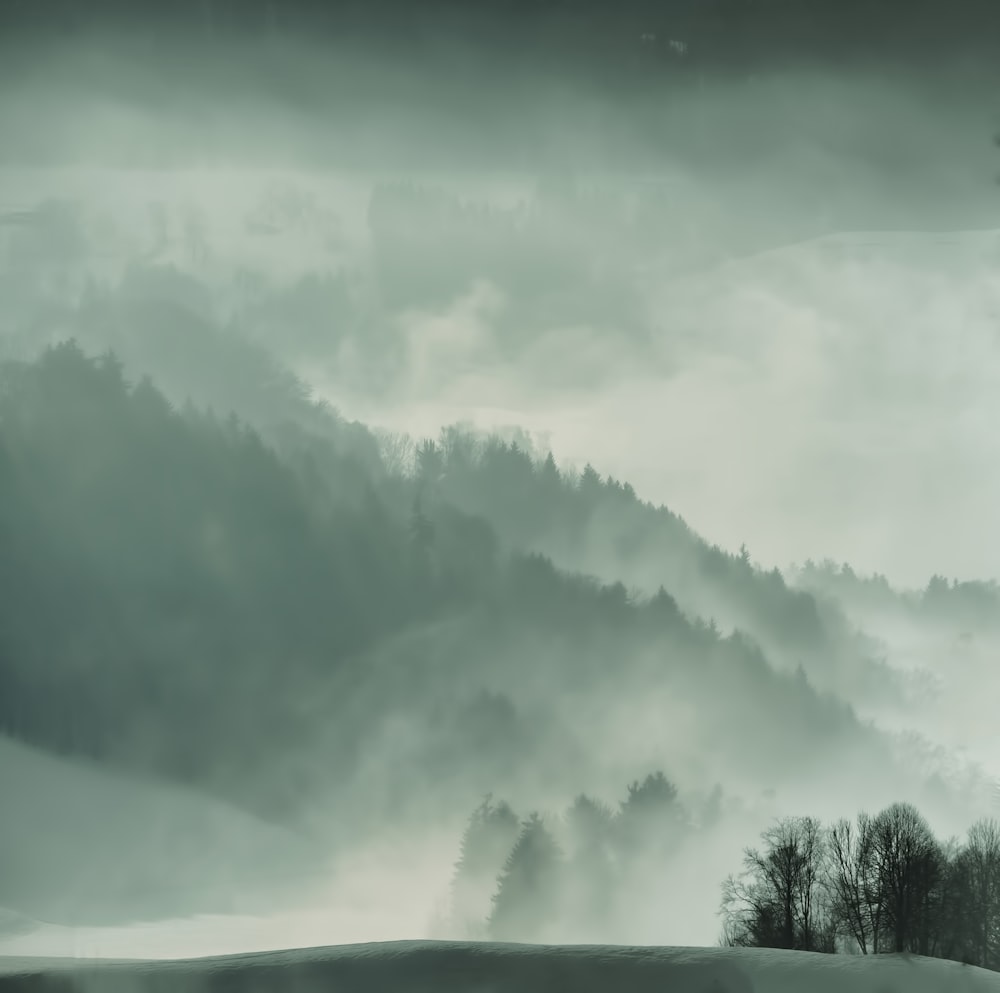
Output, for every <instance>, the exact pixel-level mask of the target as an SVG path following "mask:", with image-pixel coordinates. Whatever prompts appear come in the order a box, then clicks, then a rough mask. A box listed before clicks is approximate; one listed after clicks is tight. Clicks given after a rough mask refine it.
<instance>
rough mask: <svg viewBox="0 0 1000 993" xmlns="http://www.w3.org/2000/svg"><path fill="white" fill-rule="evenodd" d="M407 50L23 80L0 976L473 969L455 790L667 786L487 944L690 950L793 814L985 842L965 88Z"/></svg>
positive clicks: (145, 56) (983, 311) (272, 54)
mask: <svg viewBox="0 0 1000 993" xmlns="http://www.w3.org/2000/svg"><path fill="white" fill-rule="evenodd" d="M424 44H426V45H428V46H429V47H427V48H426V49H424V50H423V55H424V57H423V58H416V57H413V58H402V57H400V56H399V55H398V53H396V52H395V50H394V51H393V52H387V51H385V50H382V49H376V48H373V49H372V50H370V51H365V50H363V49H362V48H358V47H350V46H346V45H345V46H340V45H337V44H333V43H329V44H325V45H321V44H319V43H310V42H306V41H304V40H302V39H295V38H294V37H293V36H291V35H289V36H287V37H281V36H276V37H269V38H268V40H266V41H257V42H252V43H251V42H248V41H246V40H244V41H241V42H239V43H237V42H226V41H218V42H217V43H214V44H213V45H204V44H203V43H201V42H196V41H190V42H189V43H187V44H185V45H184V46H183V47H182V48H177V49H171V48H170V47H169V46H165V47H161V48H143V47H142V46H140V45H139V43H138V42H134V41H133V42H129V41H128V40H127V39H125V40H123V38H122V37H119V36H117V35H115V34H114V33H108V34H102V33H101V32H100V31H97V30H94V31H91V32H89V33H86V34H83V35H80V36H79V37H77V38H76V40H72V39H70V40H63V41H60V42H59V43H58V44H49V45H42V44H41V43H38V46H39V47H38V49H37V51H36V53H35V57H33V58H29V57H28V56H27V54H26V53H24V52H22V53H20V54H19V55H18V56H17V57H16V58H12V59H11V61H10V62H9V63H8V65H7V66H6V68H4V69H3V70H0V72H2V82H0V134H2V135H3V136H4V137H3V145H2V148H0V301H2V302H0V353H2V354H0V358H2V359H3V360H4V362H5V366H4V369H5V371H4V373H3V382H2V384H0V385H2V389H0V392H2V393H3V401H2V406H0V455H2V456H3V459H0V484H3V485H4V486H7V487H9V493H10V494H11V495H10V496H9V498H7V497H4V498H0V512H2V514H3V515H5V516H4V517H3V520H2V521H0V523H2V524H3V529H2V530H0V534H2V535H3V540H4V541H5V542H6V543H7V545H6V546H5V548H6V551H5V554H7V552H8V551H9V553H10V554H9V555H8V563H9V564H8V566H7V567H6V568H7V571H6V572H4V573H0V590H2V591H4V595H5V596H7V597H8V600H9V603H8V607H7V608H5V614H4V615H3V617H2V618H0V620H2V623H0V633H2V636H3V637H2V640H0V650H2V653H0V695H2V696H4V697H6V698H7V700H8V704H7V705H5V707H4V710H3V715H2V723H0V730H2V732H3V737H2V738H0V784H2V785H0V802H2V804H3V809H4V813H3V815H2V819H0V849H2V851H3V853H4V854H3V859H4V862H3V864H5V865H6V864H8V860H9V864H10V865H11V866H16V867H17V870H16V872H15V871H14V870H11V871H10V872H7V871H5V872H4V874H3V875H0V908H6V910H5V911H4V914H3V916H0V954H4V953H6V954H15V955H16V954H60V955H63V954H73V955H84V956H89V957H94V956H110V957H119V956H133V957H145V956H149V957H173V956H178V955H196V954H197V955H200V954H209V953H220V952H229V951H247V950H254V949H271V948H280V947H289V946H304V945H312V944H327V943H341V942H355V941H368V940H388V939H397V938H414V937H427V936H431V937H448V938H454V937H469V936H472V937H483V936H485V934H484V933H482V932H476V931H475V927H480V926H481V927H483V928H485V927H486V924H485V921H486V918H487V917H488V916H489V915H490V913H491V906H494V905H496V906H500V903H498V902H497V901H493V902H491V900H490V897H491V895H493V891H494V890H495V884H496V877H497V874H498V873H499V872H501V870H502V869H503V866H504V859H505V858H506V855H507V850H508V849H510V844H511V842H512V840H513V838H511V839H508V840H507V842H506V849H505V850H504V852H503V853H502V857H501V858H500V860H499V862H498V863H497V864H496V865H494V866H493V867H492V869H491V871H489V872H487V873H486V877H488V878H486V882H485V883H483V882H482V880H480V881H479V882H477V883H476V885H477V886H480V888H481V890H482V891H481V892H480V891H479V890H477V891H476V893H477V894H478V895H477V896H476V898H475V899H476V900H478V903H476V904H475V908H474V911H473V915H474V916H477V915H478V916H477V922H476V924H475V927H473V929H472V930H473V933H472V934H471V935H470V934H469V933H467V932H468V929H467V928H466V925H467V924H468V922H467V921H462V920H460V919H459V915H458V913H457V911H456V908H455V906H453V904H454V903H455V901H456V899H457V898H456V896H455V892H456V890H455V885H454V878H457V877H455V866H456V863H457V862H458V861H459V859H460V843H461V840H462V837H463V831H464V830H466V828H467V825H468V823H469V817H470V814H473V812H474V811H475V810H476V809H477V806H478V805H479V804H480V803H481V802H482V801H483V798H484V797H485V796H490V797H492V798H493V800H494V801H496V802H498V803H499V802H506V803H509V804H510V806H511V808H512V810H513V811H514V812H516V820H515V822H514V823H515V824H517V823H524V822H525V821H524V819H525V818H528V817H529V815H530V814H531V813H532V812H534V811H537V812H539V813H540V814H541V815H542V817H543V821H544V823H545V825H547V826H548V828H550V829H551V831H552V833H553V836H554V838H555V840H556V842H557V843H558V845H559V846H560V849H561V851H562V852H563V855H564V856H565V858H566V859H567V860H568V862H570V863H573V864H574V865H575V864H576V863H575V862H573V859H575V858H578V857H582V856H581V855H580V852H581V851H583V850H584V849H583V848H581V847H580V846H581V843H580V842H579V839H576V840H574V837H575V836H574V835H573V830H574V829H573V826H572V824H573V821H572V816H571V814H570V812H569V811H570V809H571V806H572V804H573V802H574V799H575V798H576V797H578V796H579V795H580V794H581V793H585V794H587V795H588V796H590V797H594V798H596V799H597V800H599V801H601V802H603V803H604V804H607V805H608V808H607V809H608V823H609V824H610V823H611V822H612V821H613V822H614V823H615V824H619V825H620V824H624V825H626V827H627V825H628V824H629V823H630V822H629V821H628V817H629V816H630V815H629V814H628V813H627V811H628V810H629V809H631V808H628V797H629V796H630V794H629V792H628V791H629V786H630V784H632V785H634V786H639V784H641V783H642V782H643V780H644V779H645V777H647V775H649V774H651V773H654V772H656V771H657V770H662V771H663V772H664V773H665V774H666V777H667V778H668V780H669V782H670V784H672V786H671V788H674V787H676V795H671V796H670V797H669V798H668V799H667V801H665V803H666V805H667V806H668V807H669V808H670V810H671V811H672V812H671V813H670V814H669V817H670V818H673V819H674V820H671V822H670V823H671V825H673V826H671V827H669V828H665V827H663V826H662V825H661V827H663V831H664V832H665V834H666V835H668V836H669V839H670V842H669V845H668V846H667V849H669V850H667V849H664V850H661V849H660V848H658V847H656V845H653V844H652V842H649V843H648V844H647V842H648V839H647V838H646V836H645V835H642V840H640V841H635V839H634V838H632V836H631V835H629V838H632V840H631V841H628V843H627V844H626V842H624V841H622V840H621V838H622V837H624V836H620V834H614V836H613V837H614V839H615V840H613V841H610V842H608V844H609V845H610V846H611V849H612V850H613V852H614V853H617V854H614V855H613V857H612V862H614V865H615V866H617V869H616V871H617V872H619V874H620V877H621V878H620V879H619V878H618V877H616V879H618V882H617V883H616V884H615V885H616V886H619V887H620V889H621V892H620V893H618V891H617V890H615V892H616V893H618V895H617V896H616V897H615V898H610V897H608V898H607V900H606V901H605V902H606V903H607V904H608V907H607V908H604V909H602V910H601V911H600V913H598V912H597V911H596V910H594V909H593V907H591V906H590V904H587V901H586V900H585V899H583V898H582V897H581V898H580V900H579V902H580V905H581V907H583V905H585V904H586V908H585V909H580V908H576V910H578V911H579V912H578V913H576V916H573V914H570V913H568V912H567V913H566V914H561V912H560V913H555V912H553V913H552V914H551V915H550V919H548V920H546V921H545V922H544V925H537V926H535V925H533V924H531V919H530V915H529V916H527V917H524V918H523V919H522V920H521V925H522V930H521V932H516V931H512V932H511V933H510V936H513V937H515V938H516V937H518V936H519V935H520V936H523V937H527V938H529V939H531V940H549V941H570V942H575V941H621V942H632V943H649V944H672V945H686V944H690V945H699V944H713V943H715V942H716V941H717V940H718V938H719V933H720V922H719V916H718V913H717V912H718V909H719V906H720V886H721V884H722V882H723V880H724V878H725V877H726V876H727V875H729V874H731V873H736V872H738V871H739V870H740V866H741V859H742V858H743V852H744V849H745V848H746V847H747V846H751V845H754V844H756V843H757V838H758V835H759V834H760V832H761V831H763V830H764V829H765V828H767V826H768V825H769V824H771V823H772V822H773V820H774V819H775V818H781V817H791V816H805V815H810V816H816V817H819V818H821V819H822V820H824V822H827V821H833V820H835V819H837V818H839V817H853V816H854V815H855V814H856V813H857V812H858V811H860V810H863V809H864V810H868V811H870V812H872V813H876V812H878V810H880V809H881V808H883V807H885V806H887V805H888V804H890V803H893V802H896V801H907V802H912V803H914V804H915V805H916V806H917V807H918V808H919V810H920V811H921V813H923V815H924V816H925V817H926V818H927V821H928V823H929V825H930V827H931V828H932V830H933V831H934V833H935V835H936V836H937V837H938V838H939V839H940V840H941V841H942V842H945V841H947V840H948V839H951V838H957V839H961V838H963V837H964V835H965V833H966V831H967V830H968V828H969V827H970V826H971V825H972V823H973V822H974V821H975V820H976V819H978V818H981V817H986V816H992V815H994V814H995V812H996V805H997V802H998V800H997V793H996V790H995V788H994V786H993V783H994V782H995V781H996V779H997V777H1000V751H998V748H997V744H996V741H995V735H994V733H993V728H994V724H995V722H994V721H993V715H992V713H991V710H990V704H989V701H991V700H992V699H994V698H995V689H996V679H997V677H996V673H995V672H993V671H992V660H993V659H994V658H995V654H996V650H997V648H998V647H1000V636H998V625H997V621H998V619H1000V593H998V591H997V588H996V586H995V585H990V583H989V581H990V580H992V579H993V578H995V577H996V576H997V565H996V562H997V548H998V547H1000V525H998V517H997V514H996V511H995V508H996V507H997V506H1000V469H998V466H1000V447H998V446H1000V442H998V441H997V435H996V432H995V430H994V425H995V424H996V423H997V421H998V418H1000V400H998V399H997V398H998V397H1000V389H998V387H1000V358H998V356H1000V350H998V345H1000V333H998V325H997V320H998V312H1000V278H998V276H997V271H998V266H997V263H998V261H1000V209H998V208H1000V192H998V190H997V188H996V185H995V183H994V181H993V180H994V173H995V172H996V171H997V163H998V160H997V156H996V154H995V151H996V150H995V148H994V147H993V146H992V145H991V136H992V133H993V130H994V128H995V125H996V111H997V108H996V106H995V101H993V100H992V92H994V91H992V90H991V86H992V83H993V82H994V80H993V79H992V76H990V74H989V73H987V72H984V71H981V70H979V69H977V68H976V67H975V66H972V65H970V64H967V63H963V62H959V61H956V62H954V63H952V62H950V61H949V62H943V63H942V64H941V65H940V66H939V67H938V68H936V69H935V70H934V71H933V72H931V71H930V70H929V69H926V68H924V69H920V70H918V71H914V70H912V69H904V68H901V67H898V66H897V67H894V68H885V69H884V70H879V69H876V68H875V67H873V66H872V65H862V66H859V67H852V68H851V69H850V70H849V71H848V70H843V71H839V72H838V71H836V70H835V69H832V68H830V67H829V66H822V65H818V64H817V65H810V64H808V63H804V64H798V63H796V64H790V65H786V64H782V65H776V66H774V67H773V68H769V67H766V66H765V67H763V68H760V69H755V70H754V71H753V72H738V73H737V72H725V73H724V72H721V71H715V70H713V69H710V68H708V69H704V68H698V69H697V70H695V69H690V70H689V69H688V68H686V65H682V59H683V57H684V56H683V54H677V53H678V52H680V50H679V49H677V50H675V55H676V57H677V60H678V65H677V67H674V69H672V70H671V71H672V72H673V71H675V70H676V72H675V75H674V76H671V77H670V79H669V85H664V84H662V82H655V83H654V82H650V83H649V84H648V85H645V84H642V80H643V79H645V77H644V76H641V75H638V76H635V77H634V78H633V77H632V76H630V77H629V83H628V85H627V86H623V87H622V88H620V89H615V88H613V87H611V88H609V87H603V88H602V86H601V85H599V84H598V83H597V82H595V81H594V80H593V79H591V80H590V81H587V80H586V79H585V78H580V77H579V76H577V75H570V74H569V73H568V72H566V73H565V74H564V73H563V72H562V70H560V69H559V68H558V67H556V66H553V67H551V68H550V69H548V70H547V69H546V68H545V63H544V60H542V62H541V63H538V62H537V61H530V60H529V61H526V62H525V64H524V65H523V66H522V67H521V71H519V72H518V73H517V74H514V73H510V72H505V68H504V64H503V60H502V58H495V57H494V58H488V59H484V60H482V61H481V62H480V61H479V60H478V56H477V54H476V52H474V51H473V50H472V49H469V48H466V47H464V46H462V45H460V44H458V42H456V41H454V40H450V41H447V40H441V41H440V42H439V43H437V44H436V45H432V44H431V43H430V42H424ZM171 52H172V53H173V55H171ZM178 52H183V58H181V57H180V56H179V55H178ZM637 58H638V56H637ZM671 65H672V63H671ZM644 71H645V70H643V69H641V68H640V69H636V70H635V72H637V73H640V72H644ZM650 78H651V79H652V77H650ZM70 339H72V340H73V341H75V342H77V343H78V346H79V351H67V350H66V346H65V345H61V346H60V343H64V342H66V341H67V340H70ZM53 346H59V347H56V348H55V349H54V350H53ZM60 349H62V350H60ZM108 352H112V353H113V354H114V355H115V356H116V357H117V360H118V361H120V363H121V367H120V369H119V371H118V372H116V371H115V369H116V368H118V367H117V366H115V363H114V362H111V361H109V360H108V359H107V358H106V357H105V358H100V357H101V356H106V354H107V353H108ZM102 377H103V378H102ZM144 377H149V380H150V381H151V383H146V382H145V380H144ZM140 383H141V384H143V385H142V386H141V388H140V387H139V386H137V385H136V384H140ZM147 387H148V388H147ZM153 388H155V390H154V389H153ZM157 391H158V392H157ZM160 394H162V396H161V395H160ZM161 401H163V402H162V403H161ZM230 414H233V415H235V417H236V418H238V419H239V421H240V422H242V424H243V425H246V426H247V430H246V432H244V429H243V428H240V427H238V426H234V425H233V422H232V421H230V420H229V418H230ZM227 432H228V433H227ZM241 432H243V433H241ZM250 432H256V434H257V435H259V439H260V446H259V447H255V445H256V444H257V443H256V442H255V441H254V440H253V439H252V438H251V439H250V440H248V438H249V437H250V435H249V433H250ZM254 437H256V435H255V436H254ZM501 439H502V440H501ZM428 441H433V442H434V444H433V445H429V444H428ZM511 442H513V444H510V443H511ZM549 453H551V455H552V456H553V460H554V464H553V462H549V463H546V457H547V456H548V455H549ZM594 470H596V473H597V474H598V475H594ZM4 473H6V474H7V475H4ZM608 477H612V480H613V481H614V482H613V483H609V482H608ZM625 484H627V485H625ZM623 487H624V488H623ZM663 507H665V508H669V511H667V510H663V509H658V508H663ZM713 546H714V547H713ZM720 550H721V551H720ZM531 555H534V556H535V557H530V556H531ZM537 556H544V557H545V558H544V559H539V558H538V557H537ZM831 562H836V563H838V566H836V567H834V566H832V565H829V563H831ZM814 563H820V564H822V563H827V565H822V566H821V568H820V569H819V570H817V569H816V567H815V566H814V565H813V564H814ZM839 563H847V564H849V566H850V567H851V570H853V571H850V572H847V571H844V570H841V569H840V567H839ZM774 570H780V572H775V571H774ZM580 574H583V575H585V576H588V577H592V578H591V579H583V578H580ZM940 576H943V577H946V579H947V580H948V581H949V582H950V581H951V580H952V579H953V578H954V579H956V580H958V581H960V582H964V583H966V585H964V586H963V585H958V586H956V585H954V584H952V585H951V586H949V585H948V583H945V584H944V590H943V592H942V591H941V589H939V588H938V587H936V586H933V584H932V587H933V588H931V587H928V584H929V582H930V581H931V579H932V577H940ZM866 577H868V578H866ZM871 577H875V578H871ZM980 581H981V582H980ZM601 584H603V585H601ZM615 584H617V585H615ZM660 589H663V590H664V591H665V592H664V594H663V595H662V597H661V598H659V599H658V598H657V591H658V590H660ZM949 590H950V591H951V592H949ZM935 591H936V592H935ZM932 594H933V595H932ZM935 597H936V599H935ZM612 815H615V816H614V817H613V816H612ZM601 816H603V815H601ZM642 823H644V824H645V822H642ZM602 830H603V829H602ZM608 830H609V831H611V830H613V831H615V832H620V831H623V830H625V828H619V827H615V828H614V829H611V828H608ZM629 830H631V829H629ZM646 830H649V829H648V827H644V828H643V831H646ZM656 830H657V831H659V830H660V828H657V829H656ZM641 833H642V832H640V834H641ZM654 833H655V832H654ZM514 836H515V837H516V832H515V835H514ZM609 837H611V836H610V835H609ZM602 844H603V842H602ZM657 844H659V842H657ZM574 845H575V846H576V847H574ZM615 845H618V846H619V847H618V848H615ZM628 845H631V846H632V848H629V847H628ZM649 845H652V847H649ZM622 846H625V847H622ZM644 846H645V847H644ZM584 847H585V846H584ZM623 852H624V853H625V854H623ZM616 860H617V861H616ZM623 880H624V881H623ZM609 885H610V884H609ZM482 886H485V889H482ZM604 896H607V894H606V893H605V894H604ZM568 899H569V898H568ZM473 902H474V903H475V901H473ZM501 902H502V901H501ZM560 906H562V905H561V904H560ZM587 908H589V909H587ZM609 908H610V909H609ZM564 909H565V908H564ZM602 915H603V916H602ZM463 929H465V930H463ZM500 936H501V937H504V935H503V934H501V935H500Z"/></svg>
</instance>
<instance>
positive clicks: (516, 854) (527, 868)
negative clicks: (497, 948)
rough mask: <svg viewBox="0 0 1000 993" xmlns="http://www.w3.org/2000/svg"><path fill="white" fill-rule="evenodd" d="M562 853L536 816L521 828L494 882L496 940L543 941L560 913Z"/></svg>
mask: <svg viewBox="0 0 1000 993" xmlns="http://www.w3.org/2000/svg"><path fill="white" fill-rule="evenodd" d="M562 883H563V854H562V851H561V850H560V848H559V845H558V843H557V842H556V839H555V838H554V837H553V835H552V833H551V832H550V831H549V829H548V828H547V827H546V826H545V823H544V821H543V820H542V818H541V817H540V816H539V815H538V814H537V813H532V814H531V815H530V816H529V817H528V819H527V820H526V821H525V822H524V824H523V825H522V826H521V833H520V834H519V835H518V838H517V841H516V842H515V843H514V847H513V848H512V849H511V852H510V855H508V856H507V861H506V862H505V863H504V866H503V871H502V872H501V873H500V877H499V879H498V880H497V891H496V893H495V894H494V896H493V913H492V914H491V915H490V922H489V931H490V935H491V937H493V938H495V939H497V940H499V941H533V940H539V939H540V938H543V937H544V936H545V934H546V931H547V930H549V929H550V928H551V925H552V923H553V921H556V920H558V918H559V917H560V912H561V910H562Z"/></svg>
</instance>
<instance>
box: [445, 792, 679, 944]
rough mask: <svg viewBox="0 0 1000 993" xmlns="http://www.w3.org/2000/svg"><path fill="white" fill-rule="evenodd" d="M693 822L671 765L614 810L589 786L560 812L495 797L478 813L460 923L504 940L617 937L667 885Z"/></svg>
mask: <svg viewBox="0 0 1000 993" xmlns="http://www.w3.org/2000/svg"><path fill="white" fill-rule="evenodd" d="M691 829H692V820H691V817H690V815H689V812H688V811H687V810H686V809H685V807H684V806H683V804H682V803H681V802H680V800H679V798H678V793H677V788H676V787H675V786H674V784H673V783H672V782H671V781H670V780H669V779H667V778H666V776H665V775H664V774H663V773H662V772H654V773H651V774H649V775H648V776H646V777H645V778H644V779H643V780H641V781H639V780H636V781H635V782H633V783H631V784H630V785H629V787H628V792H627V795H626V797H625V799H624V800H623V801H622V802H621V803H620V804H619V805H618V807H617V809H613V808H612V807H610V806H608V805H607V804H605V803H603V802H602V801H600V800H596V799H594V798H593V797H590V796H588V795H587V794H583V793H581V794H580V795H578V796H577V797H576V799H575V800H574V801H573V803H572V804H571V805H570V806H569V808H568V809H567V810H566V811H565V812H564V813H563V814H562V816H556V817H543V816H542V815H541V814H540V813H539V812H537V811H532V812H531V813H530V814H529V815H528V816H527V817H526V818H524V819H523V820H522V821H520V822H519V821H518V819H517V816H516V815H515V814H514V812H513V811H512V809H511V808H510V806H509V805H507V804H506V803H503V802H499V803H494V801H493V799H492V797H487V798H486V799H485V800H484V801H483V803H482V804H481V805H480V806H479V807H477V808H476V809H475V810H474V811H473V813H472V815H471V816H470V818H469V821H468V824H467V826H466V829H465V833H464V835H463V837H462V842H461V849H460V857H459V860H458V862H457V863H456V866H455V874H454V876H453V878H452V885H451V929H452V931H453V932H455V933H457V934H459V935H461V936H462V937H465V938H491V939H494V940H499V941H546V940H548V941H559V940H563V941H565V940H580V938H581V936H582V937H584V938H588V939H592V940H594V941H602V940H603V941H607V940H608V938H609V935H613V934H614V928H615V927H616V922H617V921H619V920H620V919H621V918H622V917H623V916H626V915H627V914H628V910H629V907H630V906H632V905H634V904H635V902H636V900H637V899H641V898H642V895H643V891H644V890H648V889H649V888H650V887H658V886H661V885H662V876H663V872H664V871H665V870H666V869H667V867H668V866H669V864H670V862H671V860H672V859H673V858H674V857H675V856H676V855H677V854H678V852H679V851H680V850H681V849H682V846H683V843H684V839H685V837H687V835H688V834H689V832H690V831H691Z"/></svg>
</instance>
